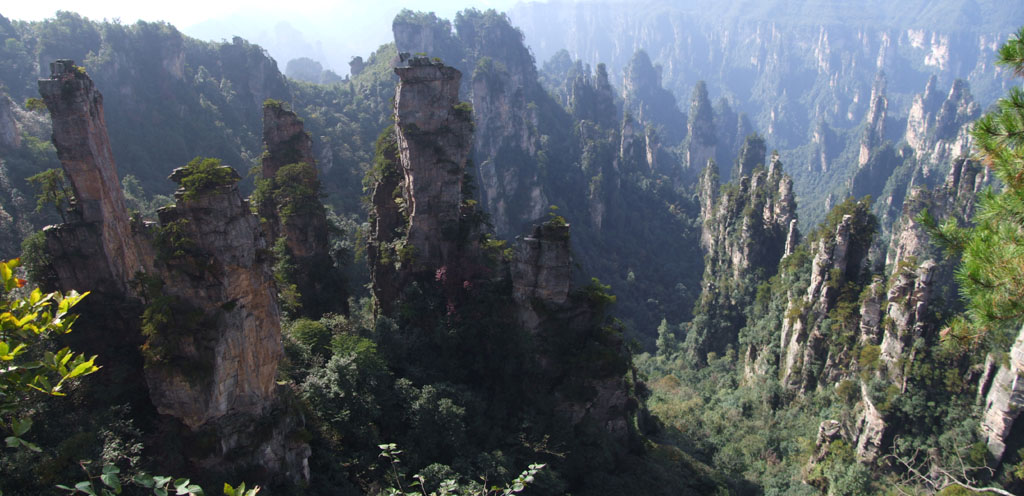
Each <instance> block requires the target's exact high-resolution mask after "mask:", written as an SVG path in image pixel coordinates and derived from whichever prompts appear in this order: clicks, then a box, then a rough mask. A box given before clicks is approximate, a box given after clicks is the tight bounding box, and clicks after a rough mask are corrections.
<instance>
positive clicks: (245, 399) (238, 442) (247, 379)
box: [39, 60, 309, 480]
mask: <svg viewBox="0 0 1024 496" xmlns="http://www.w3.org/2000/svg"><path fill="white" fill-rule="evenodd" d="M52 71H53V74H52V76H51V77H50V78H49V79H44V80H41V81H40V82H39V90H40V93H41V94H42V95H43V98H44V100H45V101H46V104H47V107H48V108H49V110H50V113H51V116H52V120H53V123H54V126H53V127H54V136H53V141H54V145H55V146H56V148H57V154H58V157H59V158H60V159H61V163H62V165H63V166H64V170H65V172H66V173H67V175H68V176H69V177H70V179H71V182H72V184H73V186H74V190H75V194H76V197H77V198H76V202H75V207H76V212H77V214H78V217H79V219H77V220H75V221H73V222H70V223H68V224H63V225H60V226H52V227H50V228H47V230H46V233H47V235H46V236H47V252H48V253H47V254H48V255H49V256H50V258H51V260H52V261H53V262H52V266H53V268H55V269H56V273H57V279H58V280H57V284H58V285H59V287H60V288H62V289H65V290H67V289H77V290H79V291H91V292H93V295H91V296H90V297H89V298H88V299H87V300H86V302H85V303H84V304H83V305H82V307H83V312H84V314H85V315H86V316H87V318H83V319H82V322H81V324H80V329H79V331H80V333H75V334H81V336H83V337H85V338H86V339H87V342H86V347H85V348H83V349H85V350H86V351H94V352H96V353H97V354H98V355H99V356H100V360H102V361H103V364H104V370H105V371H106V370H111V369H114V370H118V371H119V372H118V373H117V374H116V375H114V376H115V377H117V381H119V383H118V384H117V385H116V386H115V387H116V388H122V389H123V388H132V387H134V388H135V389H133V390H132V391H131V396H130V397H128V398H125V400H126V401H132V402H135V401H138V400H139V398H145V397H146V395H147V394H148V396H149V400H150V402H151V403H152V406H154V407H155V409H156V411H157V412H159V413H161V414H164V415H165V416H163V417H159V419H155V420H154V424H155V425H159V427H155V429H159V430H164V429H166V430H167V431H169V432H175V433H176V435H179V437H180V438H181V442H182V443H183V445H184V446H185V449H184V450H182V451H183V454H184V456H185V457H187V459H188V460H189V462H190V463H191V464H192V465H193V468H196V469H197V470H198V469H210V468H212V467H216V468H217V470H219V471H225V472H228V471H235V470H237V471H249V470H251V469H253V468H254V467H258V468H260V469H262V470H265V471H266V473H268V474H273V475H284V476H286V477H289V478H291V479H293V480H308V478H309V472H308V467H307V466H306V459H307V458H308V456H309V446H308V445H306V444H305V443H304V442H302V441H300V440H297V438H296V437H295V436H294V435H293V434H294V432H295V431H296V430H297V429H299V428H301V427H302V418H301V416H300V415H298V414H297V413H296V412H293V411H289V407H287V406H286V404H285V402H283V401H281V399H280V397H279V396H278V395H277V394H276V393H277V384H276V382H275V375H276V372H277V364H278V362H279V361H280V359H281V356H282V354H283V351H282V344H281V325H280V313H279V311H278V306H277V299H276V295H275V290H274V280H273V276H272V275H271V272H270V263H269V260H268V259H267V257H266V256H265V255H264V253H265V252H266V241H265V239H264V237H263V234H262V231H261V229H260V225H259V221H258V219H257V218H256V216H254V215H253V214H252V212H251V211H250V209H249V205H248V203H247V202H246V201H245V200H244V199H242V197H241V196H240V195H239V193H238V189H237V187H236V186H235V183H236V182H237V181H238V179H239V176H238V174H237V173H236V172H234V171H233V170H232V169H230V168H227V167H221V166H219V163H216V162H217V161H215V160H208V161H203V163H202V164H200V161H199V160H198V159H197V160H196V161H195V162H193V163H190V164H189V165H188V166H186V167H184V168H181V169H178V170H177V171H176V173H175V175H174V176H172V179H174V180H176V181H178V182H179V183H182V182H184V181H183V178H184V177H185V176H188V175H191V174H200V175H202V179H203V181H197V182H200V183H203V184H204V185H203V186H195V187H193V188H192V189H190V190H186V189H181V190H179V192H178V193H177V194H176V200H177V201H176V203H175V205H174V206H171V207H166V208H164V209H161V211H160V212H159V215H160V221H161V225H160V226H156V225H152V224H146V225H143V224H142V223H141V222H140V223H131V222H129V220H128V214H127V209H126V208H125V202H124V197H123V193H122V191H121V185H120V182H119V181H118V178H117V169H116V166H115V164H114V158H113V155H112V153H111V150H110V143H109V140H108V138H107V130H106V123H105V122H104V118H103V105H102V102H103V98H102V96H101V95H100V93H99V92H98V91H97V90H96V89H95V87H94V86H93V83H92V81H91V80H90V79H89V77H88V76H87V75H86V74H85V72H84V71H82V70H81V69H80V68H78V67H76V66H75V65H74V63H73V62H72V61H69V60H61V61H57V62H56V63H54V64H53V65H52ZM211 163H216V165H213V166H209V165H210V164H211ZM204 165H206V166H208V167H204ZM211 179H212V180H213V182H214V183H215V184H213V185H210V183H211ZM140 327H141V328H140ZM143 341H144V342H143ZM140 345H141V346H140ZM97 347H102V349H97ZM126 377H130V378H134V379H136V380H135V381H125V378H126ZM124 382H130V383H131V384H130V385H128V386H125V385H124V384H121V383H124ZM146 408H149V407H148V406H147V407H146ZM155 413H156V412H153V416H154V417H156V415H155ZM146 434H147V435H148V434H151V433H146ZM211 440H216V442H210V441H211Z"/></svg>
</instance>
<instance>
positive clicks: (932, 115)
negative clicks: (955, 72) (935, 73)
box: [906, 77, 981, 186]
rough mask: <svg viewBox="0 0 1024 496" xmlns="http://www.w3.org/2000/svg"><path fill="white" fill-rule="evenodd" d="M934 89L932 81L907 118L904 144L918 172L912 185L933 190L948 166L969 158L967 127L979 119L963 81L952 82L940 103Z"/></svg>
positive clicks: (976, 108)
mask: <svg viewBox="0 0 1024 496" xmlns="http://www.w3.org/2000/svg"><path fill="white" fill-rule="evenodd" d="M936 85H937V83H936V80H935V78H934V77H932V79H930V80H929V81H928V85H927V86H926V87H925V91H924V92H923V93H921V94H918V95H916V96H915V97H914V102H913V104H911V107H910V112H909V115H908V116H907V129H906V140H907V143H908V144H909V145H910V147H911V148H913V150H914V156H915V157H916V158H917V162H918V169H919V171H917V172H916V174H915V179H914V183H913V185H918V186H937V185H938V184H939V182H940V181H941V180H942V179H943V178H944V175H945V174H946V173H947V172H948V169H947V167H949V164H950V163H952V162H953V161H954V160H957V159H959V158H961V157H966V156H969V155H970V153H971V148H970V141H971V139H970V134H969V131H970V124H971V123H973V122H974V121H975V120H976V119H977V118H978V117H979V116H980V115H981V107H980V106H979V105H978V104H977V103H976V102H975V101H974V98H973V96H972V95H971V91H970V87H969V85H968V84H967V83H966V82H965V81H963V80H961V79H957V80H955V81H954V82H953V85H952V86H951V87H950V89H949V93H948V94H947V95H946V98H945V99H944V100H943V99H942V97H941V94H940V93H939V90H938V89H937V88H936Z"/></svg>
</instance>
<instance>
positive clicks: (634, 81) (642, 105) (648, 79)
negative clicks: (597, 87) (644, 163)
mask: <svg viewBox="0 0 1024 496" xmlns="http://www.w3.org/2000/svg"><path fill="white" fill-rule="evenodd" d="M624 73H625V76H624V79H623V82H622V99H623V100H625V105H626V109H627V111H629V112H630V113H632V115H633V117H634V118H636V119H637V121H639V122H640V123H641V124H642V125H644V126H654V127H655V128H657V129H659V131H660V132H661V133H662V137H663V138H664V139H665V140H666V142H667V143H668V144H669V145H675V144H677V143H681V142H682V141H683V139H684V138H685V137H686V135H685V134H684V133H685V131H684V130H685V129H686V114H684V113H683V112H682V111H680V110H679V107H678V106H677V104H676V99H675V97H674V96H672V93H671V92H669V91H668V90H666V89H664V88H662V86H661V69H660V67H655V66H654V65H653V64H652V63H651V59H650V57H648V56H647V53H646V52H644V51H642V50H641V51H638V52H636V53H635V54H633V58H632V60H630V62H629V65H627V66H626V68H625V71H624ZM704 165H706V164H699V165H698V167H699V168H698V169H697V170H701V169H703V167H704Z"/></svg>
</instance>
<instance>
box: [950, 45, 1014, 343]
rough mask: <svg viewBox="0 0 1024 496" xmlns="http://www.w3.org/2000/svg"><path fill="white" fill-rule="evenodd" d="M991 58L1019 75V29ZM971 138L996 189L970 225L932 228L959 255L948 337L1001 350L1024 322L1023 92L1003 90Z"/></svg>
mask: <svg viewBox="0 0 1024 496" xmlns="http://www.w3.org/2000/svg"><path fill="white" fill-rule="evenodd" d="M996 62H997V63H998V64H1000V65H1003V66H1007V67H1009V68H1010V70H1012V71H1013V72H1014V74H1015V75H1016V76H1018V77H1024V28H1021V29H1020V30H1019V31H1018V32H1017V33H1016V34H1014V35H1012V36H1011V37H1010V39H1009V40H1008V41H1007V42H1006V44H1004V45H1003V46H1002V47H1001V48H1000V50H999V54H998V56H997V61H996ZM971 135H972V136H973V137H974V140H975V148H976V149H977V152H978V158H979V159H980V160H981V161H982V162H984V163H985V165H987V166H988V167H989V168H990V169H991V170H992V172H993V173H994V174H995V176H996V177H998V178H999V180H1000V181H1001V182H1002V183H1003V185H1004V187H1003V189H1002V191H1000V192H998V193H997V192H994V191H993V190H991V189H989V190H986V191H985V192H984V193H982V195H981V198H980V202H979V207H978V211H977V212H978V213H977V215H976V217H975V219H974V221H975V225H974V226H973V227H966V228H964V227H959V226H958V225H957V223H956V221H955V220H953V219H947V220H946V221H945V223H944V224H943V225H942V226H941V227H940V228H939V229H938V232H937V234H938V237H939V239H940V240H941V241H942V242H943V243H944V244H945V245H946V246H947V247H949V248H952V249H953V250H954V251H957V252H960V253H961V254H962V259H961V265H960V267H959V268H958V269H957V280H958V282H959V283H960V292H961V294H962V295H963V296H964V298H965V300H966V304H967V311H966V315H965V316H964V317H962V318H959V319H958V320H957V321H955V322H954V325H952V326H951V331H952V332H951V334H950V336H951V337H953V338H955V342H958V343H959V344H960V345H962V346H968V347H975V346H978V345H979V344H981V343H985V342H987V343H988V344H989V345H991V346H996V347H998V348H1001V349H1004V350H1005V349H1006V348H1007V347H1008V345H1009V342H1010V341H1011V340H1012V339H1013V336H1015V335H1016V334H1017V330H1018V329H1019V328H1020V327H1021V325H1022V324H1024V89H1022V88H1021V87H1020V86H1016V87H1013V88H1011V89H1010V91H1009V93H1008V94H1007V95H1006V96H1005V97H1003V98H1001V99H1000V100H999V101H998V102H997V104H996V107H995V109H994V110H992V111H990V112H989V113H987V114H986V115H984V116H982V118H981V119H980V120H978V121H977V122H976V123H975V125H974V129H973V130H972V132H971Z"/></svg>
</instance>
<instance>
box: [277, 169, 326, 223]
mask: <svg viewBox="0 0 1024 496" xmlns="http://www.w3.org/2000/svg"><path fill="white" fill-rule="evenodd" d="M272 188H273V189H272V191H271V194H272V195H273V199H274V202H275V203H276V204H277V208H278V211H279V212H280V215H281V221H282V222H283V223H288V219H289V218H291V217H293V216H295V215H302V214H308V213H315V212H318V211H320V210H322V209H323V205H322V204H321V203H320V181H319V180H318V179H317V173H316V168H315V167H313V166H312V165H310V164H307V163H305V162H300V163H295V164H288V165H285V166H284V167H281V168H280V169H278V171H277V174H276V175H275V176H274V181H273V187H272Z"/></svg>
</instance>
